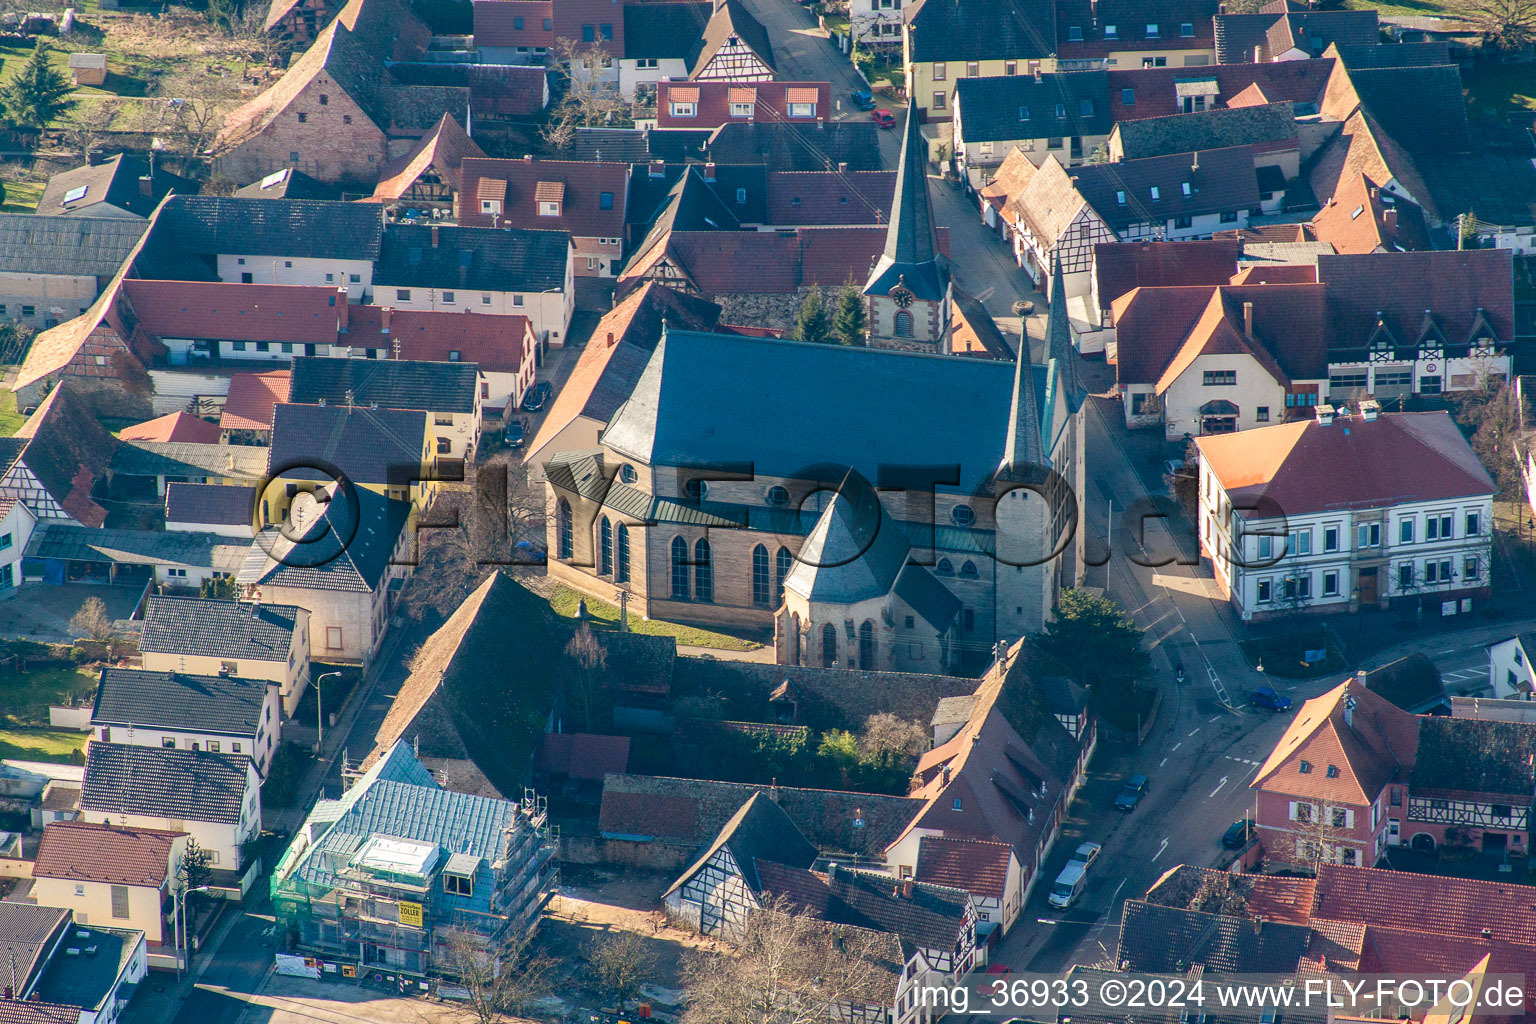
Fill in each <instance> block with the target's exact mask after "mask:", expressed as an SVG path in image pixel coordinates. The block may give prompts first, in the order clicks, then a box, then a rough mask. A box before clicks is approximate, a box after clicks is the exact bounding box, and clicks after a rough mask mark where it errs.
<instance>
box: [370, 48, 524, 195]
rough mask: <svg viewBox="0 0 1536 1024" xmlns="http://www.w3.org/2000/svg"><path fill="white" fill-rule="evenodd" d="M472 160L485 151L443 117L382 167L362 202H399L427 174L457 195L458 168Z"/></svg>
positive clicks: (450, 117) (445, 115) (457, 126)
mask: <svg viewBox="0 0 1536 1024" xmlns="http://www.w3.org/2000/svg"><path fill="white" fill-rule="evenodd" d="M540 70H541V71H542V69H540ZM474 156H479V157H483V156H485V151H484V150H482V149H481V148H480V147H479V146H477V145H475V141H474V140H473V139H471V138H470V137H469V136H468V135H466V134H465V133H464V129H463V127H462V126H460V124H459V122H457V121H455V120H454V119H453V115H452V114H444V115H443V118H442V120H441V121H438V122H437V125H436V127H434V128H433V129H432V130H431V131H430V132H428V133H427V134H426V135H423V136H422V137H421V140H420V141H419V142H417V143H416V145H414V146H412V147H411V151H410V152H409V153H407V154H405V155H404V156H402V157H400V158H399V159H398V160H391V161H390V162H389V163H387V164H385V165H384V167H383V169H382V170H380V171H379V183H378V184H377V185H375V186H374V189H373V195H371V196H369V197H368V198H367V199H365V200H363V201H364V202H374V203H383V202H391V201H393V200H396V199H399V198H400V197H401V196H402V195H404V194H405V191H406V189H408V188H410V187H411V185H412V184H414V183H415V181H416V179H417V178H420V177H421V176H422V175H423V174H425V173H426V172H427V171H429V170H430V171H433V172H434V173H435V174H436V175H437V176H438V177H439V178H440V179H441V180H443V181H445V182H447V183H448V184H449V185H450V186H451V187H452V188H453V190H454V191H458V189H459V185H460V181H459V167H460V166H461V165H462V164H463V162H464V158H465V157H474Z"/></svg>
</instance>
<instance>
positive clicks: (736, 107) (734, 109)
mask: <svg viewBox="0 0 1536 1024" xmlns="http://www.w3.org/2000/svg"><path fill="white" fill-rule="evenodd" d="M674 105H675V104H674ZM731 116H732V117H751V116H752V104H750V103H732V104H731Z"/></svg>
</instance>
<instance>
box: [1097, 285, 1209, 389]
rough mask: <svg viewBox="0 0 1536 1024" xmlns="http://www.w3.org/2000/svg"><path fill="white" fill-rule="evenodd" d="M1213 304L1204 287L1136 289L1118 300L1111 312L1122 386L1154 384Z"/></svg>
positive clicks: (1119, 378)
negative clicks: (1209, 303)
mask: <svg viewBox="0 0 1536 1024" xmlns="http://www.w3.org/2000/svg"><path fill="white" fill-rule="evenodd" d="M1210 301H1211V289H1210V288H1209V287H1205V286H1188V287H1180V288H1133V289H1132V290H1131V291H1128V292H1126V293H1125V294H1124V295H1122V296H1120V297H1119V298H1118V299H1115V300H1114V301H1113V302H1112V303H1111V305H1110V309H1111V310H1112V315H1113V319H1114V324H1115V337H1116V339H1117V340H1116V344H1117V346H1118V349H1119V352H1118V355H1117V356H1116V357H1115V358H1116V363H1115V376H1116V379H1117V380H1118V381H1119V383H1120V384H1121V385H1126V384H1152V383H1155V382H1156V381H1157V378H1159V377H1161V376H1162V374H1163V368H1164V367H1166V366H1167V365H1168V361H1169V360H1170V359H1172V358H1173V356H1174V353H1176V352H1177V351H1178V350H1179V346H1181V345H1183V344H1184V339H1185V338H1186V337H1188V336H1189V332H1190V330H1191V329H1193V328H1194V326H1195V322H1196V321H1198V320H1199V319H1200V314H1202V313H1204V312H1205V307H1206V304H1207V303H1208V302H1210Z"/></svg>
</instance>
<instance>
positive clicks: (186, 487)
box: [165, 480, 256, 526]
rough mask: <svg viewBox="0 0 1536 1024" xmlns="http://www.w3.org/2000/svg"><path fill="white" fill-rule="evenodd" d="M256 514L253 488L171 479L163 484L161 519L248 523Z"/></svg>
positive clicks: (178, 521) (210, 523) (215, 523)
mask: <svg viewBox="0 0 1536 1024" xmlns="http://www.w3.org/2000/svg"><path fill="white" fill-rule="evenodd" d="M255 518H256V488H254V487H238V486H231V485H228V484H189V483H182V482H180V481H176V480H173V481H171V482H170V483H169V484H167V485H166V488H165V521H166V522H168V523H202V524H205V525H212V526H250V525H251V524H252V523H253V522H254V521H255Z"/></svg>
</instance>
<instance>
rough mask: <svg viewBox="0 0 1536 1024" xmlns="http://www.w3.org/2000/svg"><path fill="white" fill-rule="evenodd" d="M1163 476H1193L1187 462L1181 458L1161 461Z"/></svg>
mask: <svg viewBox="0 0 1536 1024" xmlns="http://www.w3.org/2000/svg"><path fill="white" fill-rule="evenodd" d="M1163 475H1164V476H1194V473H1193V472H1192V471H1191V470H1190V468H1189V463H1187V462H1185V461H1184V460H1183V459H1169V460H1167V461H1166V462H1164V463H1163Z"/></svg>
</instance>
